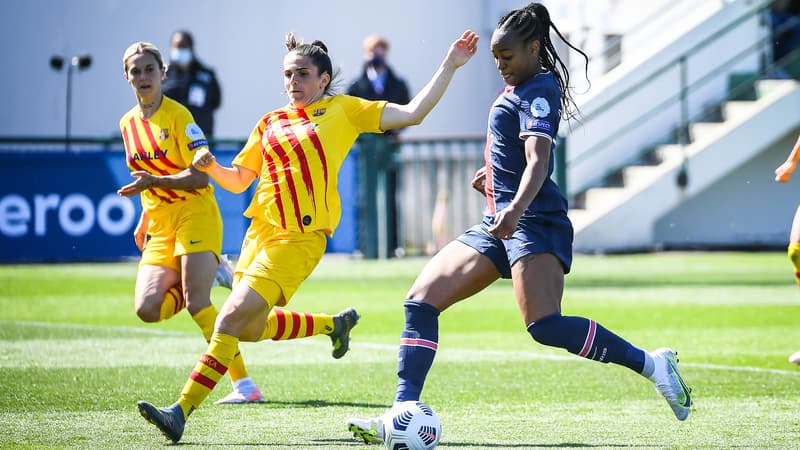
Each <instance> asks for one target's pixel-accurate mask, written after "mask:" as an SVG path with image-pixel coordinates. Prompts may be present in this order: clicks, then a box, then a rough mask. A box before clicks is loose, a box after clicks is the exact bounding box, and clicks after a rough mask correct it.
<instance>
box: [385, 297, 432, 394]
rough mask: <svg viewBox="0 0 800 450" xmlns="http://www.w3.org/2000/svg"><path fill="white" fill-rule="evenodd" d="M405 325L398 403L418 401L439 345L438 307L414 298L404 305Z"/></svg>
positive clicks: (399, 355) (400, 362)
mask: <svg viewBox="0 0 800 450" xmlns="http://www.w3.org/2000/svg"><path fill="white" fill-rule="evenodd" d="M403 308H404V309H405V312H406V324H405V329H404V330H403V333H402V334H401V335H400V352H399V354H398V357H397V376H398V377H399V380H398V382H397V395H396V397H395V402H404V401H408V400H419V396H420V393H421V392H422V386H423V385H424V384H425V378H426V377H427V376H428V371H429V370H430V368H431V366H432V365H433V358H434V357H435V356H436V349H437V348H438V346H439V310H438V309H436V308H434V307H433V306H431V305H429V304H427V303H422V302H420V301H415V300H406V301H405V303H404V304H403Z"/></svg>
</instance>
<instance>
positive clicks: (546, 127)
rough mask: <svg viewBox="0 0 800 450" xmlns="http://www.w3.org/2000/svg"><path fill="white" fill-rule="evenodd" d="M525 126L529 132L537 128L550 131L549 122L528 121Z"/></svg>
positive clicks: (539, 120)
mask: <svg viewBox="0 0 800 450" xmlns="http://www.w3.org/2000/svg"><path fill="white" fill-rule="evenodd" d="M525 125H526V126H527V128H528V129H529V130H531V129H534V128H538V129H540V130H547V131H550V130H551V129H552V125H550V122H548V121H546V120H541V119H528V122H527V123H526V124H525Z"/></svg>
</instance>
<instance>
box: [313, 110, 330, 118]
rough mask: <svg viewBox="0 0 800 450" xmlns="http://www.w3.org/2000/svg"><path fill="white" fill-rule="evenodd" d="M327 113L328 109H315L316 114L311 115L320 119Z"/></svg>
mask: <svg viewBox="0 0 800 450" xmlns="http://www.w3.org/2000/svg"><path fill="white" fill-rule="evenodd" d="M326 111H327V109H326V108H318V109H315V110H314V112H313V113H311V115H312V116H314V117H319V116H321V115H323V114H325V112H326Z"/></svg>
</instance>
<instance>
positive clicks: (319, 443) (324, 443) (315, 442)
mask: <svg viewBox="0 0 800 450" xmlns="http://www.w3.org/2000/svg"><path fill="white" fill-rule="evenodd" d="M200 444H201V443H199V442H179V443H178V444H174V445H176V446H180V445H200ZM202 444H203V445H212V446H214V447H266V448H304V447H308V448H333V447H354V446H358V447H363V446H364V445H367V444H364V442H362V441H360V440H357V439H354V438H349V439H312V440H309V441H308V442H306V443H302V442H292V443H291V444H283V443H277V442H236V443H234V442H231V443H216V442H215V443H210V442H204V443H202ZM164 445H165V446H173V444H168V443H166V444H164ZM370 447H374V448H376V449H381V448H384V447H383V446H379V445H375V444H372V445H370ZM438 447H442V448H449V447H454V448H458V447H467V448H595V447H603V448H617V447H618V448H630V446H629V445H621V444H584V443H578V442H562V443H560V444H533V443H530V444H499V443H498V444H492V443H486V442H481V443H475V442H442V443H440V445H439V446H438ZM647 447H648V446H639V447H638V448H647ZM652 447H654V448H655V446H652Z"/></svg>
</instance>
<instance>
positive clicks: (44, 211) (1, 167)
mask: <svg viewBox="0 0 800 450" xmlns="http://www.w3.org/2000/svg"><path fill="white" fill-rule="evenodd" d="M214 153H215V155H216V156H217V158H218V159H219V161H220V163H222V164H225V165H228V164H230V161H231V160H232V159H233V157H234V156H235V152H233V151H220V152H217V151H215V152H214ZM353 153H355V152H353ZM355 173H356V170H355V157H354V155H351V156H350V157H348V160H346V161H345V165H344V167H343V168H342V172H341V173H340V179H339V182H340V185H339V187H340V189H341V190H342V191H343V194H345V195H342V203H343V205H342V207H343V211H342V212H343V215H342V216H343V217H342V222H341V226H340V227H339V229H338V230H337V232H336V235H335V237H334V238H333V239H331V240H329V242H328V251H333V252H353V251H354V250H355V248H356V236H355V234H356V233H355V230H356V229H357V228H356V223H355V222H356V214H357V208H356V205H355V196H354V195H352V192H353V191H354V190H355V187H354V184H355ZM131 180H132V178H131V176H130V172H129V170H128V167H127V165H126V164H125V160H124V154H123V153H122V152H114V151H87V152H81V151H73V152H65V151H63V150H57V151H43V150H36V151H25V152H0V263H19V262H56V261H111V260H119V259H123V258H138V256H139V255H140V253H139V250H138V249H137V248H136V244H135V243H134V241H133V230H134V228H135V227H136V224H137V223H138V220H139V214H140V213H141V205H140V203H139V198H138V196H137V197H135V198H125V197H120V196H119V195H117V193H116V191H117V189H119V187H121V186H124V185H125V184H128V183H129V182H130V181H131ZM254 189H255V184H254V185H253V186H251V187H250V189H249V190H248V191H246V192H244V193H242V194H233V193H231V192H228V191H225V190H224V189H221V188H219V187H216V189H215V195H216V197H217V201H218V202H219V207H220V211H221V213H222V219H223V223H224V236H223V245H222V247H223V248H222V251H223V253H229V254H233V255H237V254H238V253H239V249H240V246H241V243H242V239H243V237H244V233H245V230H246V229H247V225H248V224H249V220H247V219H246V218H245V217H244V216H242V212H243V211H244V210H245V208H246V207H247V205H248V204H249V202H250V199H251V198H252V195H253V192H254Z"/></svg>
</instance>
